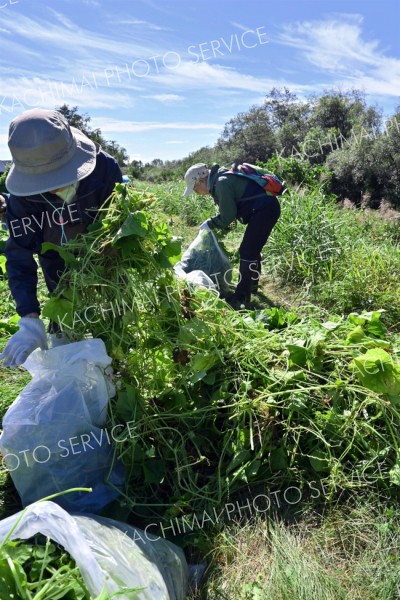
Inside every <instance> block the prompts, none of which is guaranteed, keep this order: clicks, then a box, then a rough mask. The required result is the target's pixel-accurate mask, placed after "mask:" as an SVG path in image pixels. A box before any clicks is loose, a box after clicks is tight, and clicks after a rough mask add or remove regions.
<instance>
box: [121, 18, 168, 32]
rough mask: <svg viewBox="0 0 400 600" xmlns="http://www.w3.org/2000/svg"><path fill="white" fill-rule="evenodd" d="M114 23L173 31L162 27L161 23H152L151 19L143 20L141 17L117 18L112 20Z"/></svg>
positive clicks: (153, 29)
mask: <svg viewBox="0 0 400 600" xmlns="http://www.w3.org/2000/svg"><path fill="white" fill-rule="evenodd" d="M111 22H112V23H113V24H114V25H131V26H134V27H136V26H139V27H145V28H146V29H150V30H151V31H172V29H169V28H168V27H162V26H161V25H156V24H155V23H151V22H150V21H142V20H141V19H130V18H126V19H116V20H111Z"/></svg>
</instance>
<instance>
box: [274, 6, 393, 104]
mask: <svg viewBox="0 0 400 600" xmlns="http://www.w3.org/2000/svg"><path fill="white" fill-rule="evenodd" d="M343 19H344V16H343V18H342V20H339V19H337V18H336V19H329V20H326V21H313V22H311V21H304V22H301V23H296V24H294V25H287V26H286V27H284V29H283V31H282V33H281V34H280V35H279V36H278V38H277V40H276V41H279V42H280V43H281V44H284V45H286V46H290V47H292V48H296V49H298V50H299V51H300V52H301V53H302V55H303V56H304V57H305V58H306V60H307V61H308V63H309V64H311V65H312V66H313V67H314V68H316V69H318V70H321V71H323V72H324V73H328V74H330V75H333V76H336V77H338V78H339V79H337V81H336V82H335V83H336V84H337V85H342V86H347V87H348V86H349V85H351V86H352V87H358V88H361V89H362V88H363V89H364V90H365V91H366V92H367V93H379V90H380V93H381V94H383V95H390V96H397V95H399V94H400V60H399V59H398V58H394V57H390V56H387V55H386V54H385V53H384V51H383V50H382V49H380V47H379V42H378V40H370V41H367V40H365V39H364V38H363V32H362V28H361V25H362V17H361V16H360V15H354V14H353V15H350V18H349V19H347V21H345V20H343Z"/></svg>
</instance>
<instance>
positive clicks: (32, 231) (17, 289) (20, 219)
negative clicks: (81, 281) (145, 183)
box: [4, 150, 122, 317]
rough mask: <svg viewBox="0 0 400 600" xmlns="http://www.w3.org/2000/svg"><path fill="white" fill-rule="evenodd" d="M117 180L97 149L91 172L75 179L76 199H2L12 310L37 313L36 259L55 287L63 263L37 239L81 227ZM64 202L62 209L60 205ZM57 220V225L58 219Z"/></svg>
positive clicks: (57, 240)
mask: <svg viewBox="0 0 400 600" xmlns="http://www.w3.org/2000/svg"><path fill="white" fill-rule="evenodd" d="M121 181H122V173H121V169H120V168H119V166H118V163H117V161H116V160H115V159H114V158H113V157H112V156H110V155H109V154H107V153H106V152H103V151H102V150H100V151H99V152H98V154H97V157H96V166H95V168H94V170H93V172H92V173H91V174H90V175H88V177H86V178H85V179H82V180H81V181H80V183H79V187H78V190H77V199H76V201H74V202H72V203H71V204H65V203H63V201H62V200H61V198H58V196H56V195H54V194H50V193H48V192H46V193H44V194H37V195H35V196H26V197H24V196H14V195H13V194H10V196H9V198H8V201H7V212H6V219H7V224H8V228H9V233H10V237H9V238H8V240H7V242H6V246H5V250H4V253H5V255H6V259H7V262H6V269H7V275H8V281H9V286H10V290H11V294H12V296H13V298H14V300H15V303H16V310H17V313H18V314H19V315H20V316H21V317H23V316H25V315H27V314H29V313H32V312H36V313H39V314H40V306H39V302H38V299H37V282H38V278H37V263H36V260H35V258H34V254H37V255H38V258H39V263H40V266H41V267H42V271H43V275H44V278H45V281H46V285H47V288H48V290H49V292H53V291H54V290H55V288H56V287H57V284H58V281H59V279H60V276H61V274H62V273H63V271H64V270H65V263H64V261H63V260H62V258H61V257H60V255H59V254H58V252H55V251H54V250H49V251H47V252H45V253H44V254H41V252H40V250H41V245H42V243H43V242H53V243H54V244H57V245H60V244H61V240H62V230H64V234H65V237H66V238H67V239H68V240H71V239H73V238H74V237H76V235H78V234H79V233H82V232H84V231H86V230H87V227H88V225H90V223H92V222H93V221H94V220H95V218H96V216H97V214H98V209H99V208H100V207H101V206H102V204H103V203H104V201H105V200H106V199H107V198H108V197H109V196H110V194H111V193H112V191H113V189H114V186H115V184H116V183H117V182H121ZM63 204H64V209H63V210H61V208H62V206H63ZM62 221H63V227H62V226H61V225H60V222H62Z"/></svg>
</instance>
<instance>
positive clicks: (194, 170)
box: [183, 163, 210, 196]
mask: <svg viewBox="0 0 400 600" xmlns="http://www.w3.org/2000/svg"><path fill="white" fill-rule="evenodd" d="M209 172H210V170H209V169H208V167H207V165H205V164H204V163H197V164H196V165H193V166H192V167H190V168H189V169H188V170H187V171H186V173H185V182H186V190H185V191H184V193H183V195H184V196H190V194H191V193H192V192H193V188H194V186H195V185H196V183H197V182H198V181H199V179H203V177H208V174H209Z"/></svg>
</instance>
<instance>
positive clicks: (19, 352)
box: [0, 317, 47, 369]
mask: <svg viewBox="0 0 400 600" xmlns="http://www.w3.org/2000/svg"><path fill="white" fill-rule="evenodd" d="M18 325H19V330H18V331H17V332H16V333H14V335H13V336H12V337H11V338H10V339H9V340H8V343H7V345H6V347H5V348H4V350H3V352H2V353H1V354H0V360H2V361H3V367H10V368H11V369H13V368H14V367H17V366H19V365H22V364H23V363H24V362H25V361H26V359H27V358H28V356H29V355H30V354H31V352H33V351H34V350H36V348H41V349H42V350H47V336H46V329H45V326H44V323H43V321H41V320H40V319H39V318H35V317H33V318H32V317H22V318H21V319H20V320H19V321H18Z"/></svg>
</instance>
